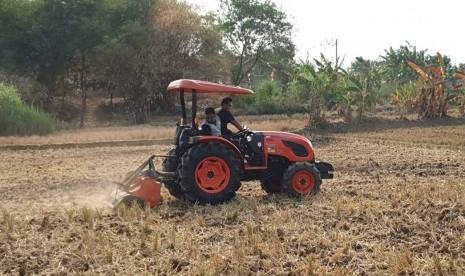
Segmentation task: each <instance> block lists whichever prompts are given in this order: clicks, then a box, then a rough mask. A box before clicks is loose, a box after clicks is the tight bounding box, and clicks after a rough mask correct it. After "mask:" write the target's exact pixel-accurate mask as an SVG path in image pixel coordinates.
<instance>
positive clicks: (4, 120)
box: [0, 83, 55, 135]
mask: <svg viewBox="0 0 465 276" xmlns="http://www.w3.org/2000/svg"><path fill="white" fill-rule="evenodd" d="M54 129H55V125H54V121H53V119H52V118H51V117H50V115H48V114H47V113H45V112H42V111H39V110H37V109H35V108H33V107H30V106H28V105H26V104H25V103H24V102H23V101H22V100H21V98H20V96H19V94H18V92H17V91H16V88H14V87H13V86H9V85H5V84H3V83H0V135H32V134H41V135H43V134H47V133H50V132H52V131H53V130H54Z"/></svg>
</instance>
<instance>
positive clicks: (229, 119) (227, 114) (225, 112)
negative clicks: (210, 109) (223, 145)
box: [216, 97, 244, 137]
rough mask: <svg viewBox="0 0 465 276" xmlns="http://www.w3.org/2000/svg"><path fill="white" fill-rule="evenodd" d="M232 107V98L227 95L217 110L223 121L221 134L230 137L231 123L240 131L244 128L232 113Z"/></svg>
mask: <svg viewBox="0 0 465 276" xmlns="http://www.w3.org/2000/svg"><path fill="white" fill-rule="evenodd" d="M231 108H232V99H231V98H230V97H226V98H224V99H223V100H222V101H221V107H220V108H218V109H217V112H216V114H217V115H218V117H219V118H220V121H221V134H222V135H224V136H228V137H231V136H232V132H231V131H230V130H229V129H228V124H229V123H231V124H233V125H234V126H235V127H236V128H237V129H238V130H239V131H241V130H244V127H243V126H241V124H239V122H238V121H236V119H235V118H234V116H233V115H232V114H231Z"/></svg>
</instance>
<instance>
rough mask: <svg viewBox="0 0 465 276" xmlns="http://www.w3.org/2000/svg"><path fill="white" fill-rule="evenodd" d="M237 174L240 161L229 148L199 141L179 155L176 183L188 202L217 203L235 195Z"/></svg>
mask: <svg viewBox="0 0 465 276" xmlns="http://www.w3.org/2000/svg"><path fill="white" fill-rule="evenodd" d="M240 174H241V171H240V162H239V160H237V159H236V157H235V155H234V153H233V152H232V151H231V150H229V149H228V148H226V147H225V146H224V145H221V144H215V143H206V144H199V145H196V146H194V147H192V148H190V149H189V150H188V151H187V152H186V153H185V154H184V155H183V158H182V164H181V166H180V168H179V176H180V178H181V180H180V182H179V184H180V185H181V187H182V189H183V192H184V196H185V197H186V198H187V199H188V200H190V201H191V202H197V203H201V204H206V203H209V204H219V203H223V202H225V201H228V200H230V199H232V198H233V197H234V196H235V195H236V191H237V190H238V189H239V187H240V185H241V183H240Z"/></svg>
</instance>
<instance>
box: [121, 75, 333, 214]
mask: <svg viewBox="0 0 465 276" xmlns="http://www.w3.org/2000/svg"><path fill="white" fill-rule="evenodd" d="M168 91H169V92H173V93H179V95H180V100H181V112H182V118H181V120H180V122H179V123H178V124H177V128H176V134H175V139H174V146H175V148H174V149H172V150H170V151H169V152H168V154H167V155H164V156H160V155H153V156H151V157H150V158H149V159H148V160H147V161H146V162H144V163H143V164H142V165H141V166H140V167H139V168H138V169H137V170H136V171H135V172H133V173H132V174H130V175H129V176H128V177H127V178H126V179H125V180H124V181H123V182H122V183H120V184H119V191H120V192H122V194H121V195H119V196H118V197H116V198H115V200H114V205H117V204H119V203H121V202H124V203H129V202H134V200H135V201H136V202H139V203H141V204H142V203H145V204H148V205H150V207H155V206H156V205H158V204H159V203H160V188H161V185H162V184H163V185H164V186H165V188H167V189H168V191H169V192H170V194H171V195H173V196H174V197H176V198H178V199H185V200H188V201H190V202H195V203H200V204H219V203H222V202H225V201H228V200H230V199H232V198H233V197H234V196H235V195H236V191H237V190H238V189H239V188H240V186H241V181H252V180H259V181H260V182H261V186H262V188H263V190H265V191H266V192H267V193H280V192H284V193H286V194H288V195H289V196H291V197H299V198H300V197H307V196H311V195H313V194H315V193H317V192H318V191H319V189H320V184H321V180H322V179H330V178H333V170H334V169H333V166H332V165H331V164H329V163H326V162H321V161H317V160H316V159H315V152H314V149H313V146H312V143H311V142H310V141H309V140H308V139H307V138H306V137H304V136H301V135H297V134H292V133H287V132H277V131H252V130H249V129H244V130H242V131H239V132H238V133H235V134H234V135H233V136H232V137H225V136H211V135H204V134H203V132H202V130H201V128H200V127H199V125H198V119H197V116H196V115H197V95H198V94H213V93H216V94H218V93H219V94H233V95H253V92H252V91H251V90H249V89H244V88H241V87H235V86H228V85H222V84H216V83H210V82H204V81H197V80H185V79H183V80H177V81H174V82H172V83H170V85H169V86H168ZM186 93H190V94H191V95H192V108H191V111H192V115H191V119H192V120H191V123H190V124H186V122H187V111H186V102H185V95H186ZM156 158H163V168H162V171H158V170H156V169H155V165H154V164H155V159H156Z"/></svg>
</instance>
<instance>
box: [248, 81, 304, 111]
mask: <svg viewBox="0 0 465 276" xmlns="http://www.w3.org/2000/svg"><path fill="white" fill-rule="evenodd" d="M287 96H289V95H287ZM239 106H240V107H241V108H242V109H243V110H245V111H246V112H247V113H248V114H294V113H305V112H306V111H307V109H306V106H305V105H301V104H298V103H297V102H296V101H294V100H293V99H292V98H291V97H286V95H285V94H284V93H283V91H282V90H281V88H280V87H279V86H278V85H277V84H276V82H274V81H270V80H265V81H263V82H262V83H261V84H260V86H259V87H258V89H256V91H255V95H254V96H252V97H242V98H240V102H239Z"/></svg>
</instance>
